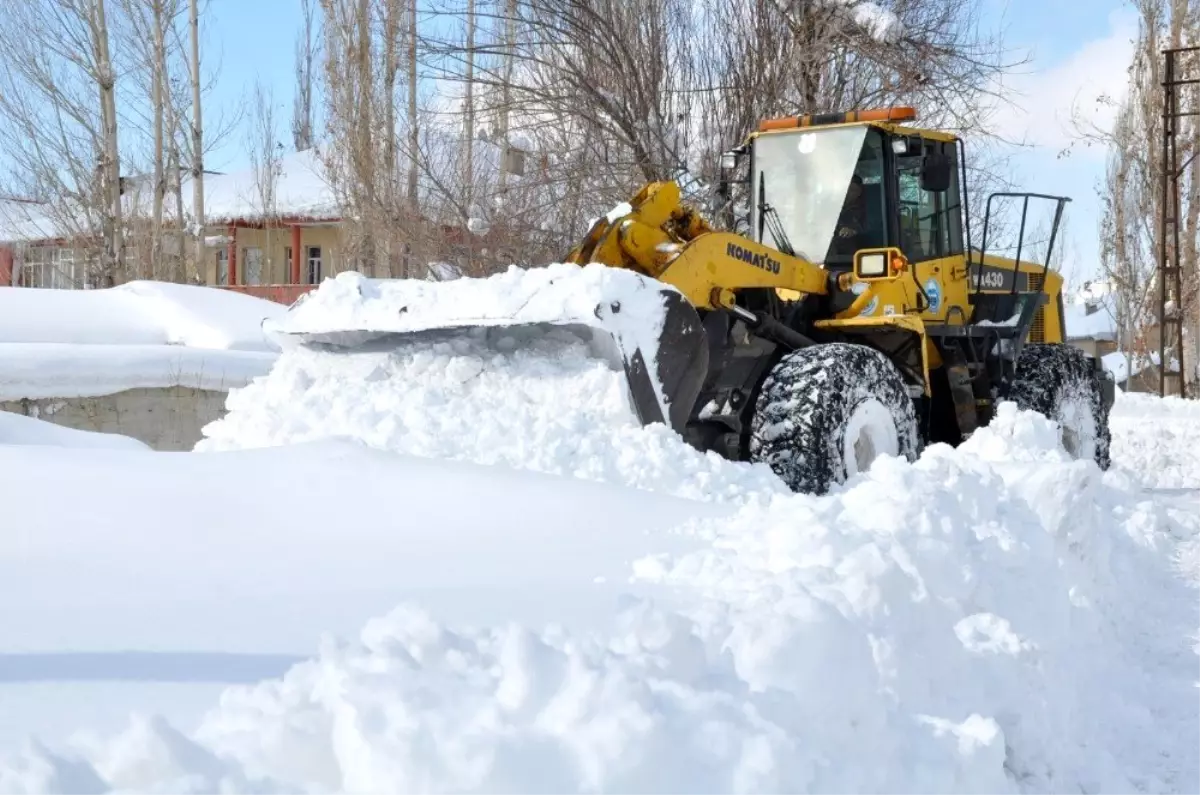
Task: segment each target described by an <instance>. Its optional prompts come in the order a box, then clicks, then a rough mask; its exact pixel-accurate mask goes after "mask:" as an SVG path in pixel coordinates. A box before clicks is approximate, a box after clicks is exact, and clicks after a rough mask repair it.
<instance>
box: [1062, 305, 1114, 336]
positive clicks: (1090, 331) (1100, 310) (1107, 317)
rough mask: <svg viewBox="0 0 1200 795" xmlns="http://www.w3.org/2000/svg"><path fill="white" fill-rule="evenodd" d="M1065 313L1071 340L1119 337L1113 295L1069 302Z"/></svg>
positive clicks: (1064, 310)
mask: <svg viewBox="0 0 1200 795" xmlns="http://www.w3.org/2000/svg"><path fill="white" fill-rule="evenodd" d="M1063 314H1064V317H1063V322H1064V323H1065V324H1066V326H1067V339H1069V340H1083V339H1088V340H1115V339H1116V338H1117V311H1116V304H1115V303H1114V300H1113V298H1112V296H1111V295H1105V296H1103V297H1099V298H1096V299H1094V300H1087V301H1081V302H1078V303H1070V304H1067V305H1065V306H1064V307H1063Z"/></svg>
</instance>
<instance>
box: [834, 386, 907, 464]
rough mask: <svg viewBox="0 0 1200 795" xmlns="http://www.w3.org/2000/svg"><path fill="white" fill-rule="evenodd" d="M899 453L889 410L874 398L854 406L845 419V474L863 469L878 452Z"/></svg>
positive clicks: (873, 459) (897, 439)
mask: <svg viewBox="0 0 1200 795" xmlns="http://www.w3.org/2000/svg"><path fill="white" fill-rule="evenodd" d="M899 453H900V437H899V434H898V433H897V431H896V422H895V420H894V419H892V413H891V412H890V411H888V409H887V407H886V406H885V405H883V403H881V402H880V401H879V400H878V399H877V398H867V399H866V400H863V401H862V402H860V403H859V404H858V405H857V406H855V407H854V410H853V411H852V412H851V413H850V419H849V421H848V422H847V423H846V435H845V440H844V446H843V462H844V463H845V467H846V475H847V477H849V476H851V475H857V474H859V473H862V472H866V471H867V470H868V469H870V468H871V464H873V463H874V462H875V459H877V458H879V457H880V456H881V455H890V456H895V455H899Z"/></svg>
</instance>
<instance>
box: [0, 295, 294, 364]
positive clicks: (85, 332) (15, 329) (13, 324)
mask: <svg viewBox="0 0 1200 795" xmlns="http://www.w3.org/2000/svg"><path fill="white" fill-rule="evenodd" d="M286 312H287V307H285V306H283V305H281V304H277V303H274V302H272V301H265V300H263V299H261V298H254V297H252V296H248V295H241V294H239V293H235V292H232V291H229V290H219V289H216V288H213V287H198V286H194V285H185V284H169V283H165V282H144V281H138V282H129V283H128V284H123V285H120V286H119V287H111V288H107V289H102V290H40V289H28V288H4V289H0V342H4V343H17V342H24V343H71V344H76V345H184V346H187V347H191V348H205V349H216V350H247V351H271V350H278V348H277V347H275V346H274V345H272V344H271V342H270V341H269V340H268V339H267V337H266V336H265V335H264V334H263V331H262V322H263V320H265V319H267V318H278V317H282V316H283V315H284V314H285V313H286Z"/></svg>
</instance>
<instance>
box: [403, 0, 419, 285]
mask: <svg viewBox="0 0 1200 795" xmlns="http://www.w3.org/2000/svg"><path fill="white" fill-rule="evenodd" d="M420 144H421V137H420V129H419V127H418V125H417V0H411V2H410V4H409V7H408V211H409V228H410V234H409V239H410V240H411V238H412V233H413V232H415V231H416V230H417V229H419V228H420V219H419V215H420V202H419V200H418V196H417V167H418V165H417V163H418V161H417V157H418V153H419V152H420V148H421V146H420ZM408 249H409V252H410V253H409V256H407V257H406V258H405V260H406V261H405V263H404V278H406V279H409V278H412V276H413V262H412V255H411V251H412V244H411V242H410V243H409V244H408Z"/></svg>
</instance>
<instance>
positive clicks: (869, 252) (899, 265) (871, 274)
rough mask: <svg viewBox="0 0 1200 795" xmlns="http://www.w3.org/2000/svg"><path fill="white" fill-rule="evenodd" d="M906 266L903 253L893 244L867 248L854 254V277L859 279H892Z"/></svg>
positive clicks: (867, 280)
mask: <svg viewBox="0 0 1200 795" xmlns="http://www.w3.org/2000/svg"><path fill="white" fill-rule="evenodd" d="M889 266H890V267H889ZM906 267H907V260H906V259H905V258H904V253H903V252H902V251H900V249H898V248H896V247H894V246H888V247H887V248H868V249H863V250H862V251H858V252H855V254H854V278H856V279H858V280H859V281H866V282H873V281H880V280H882V279H893V278H895V277H897V276H899V275H900V274H901V273H903V272H904V270H905V268H906Z"/></svg>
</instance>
